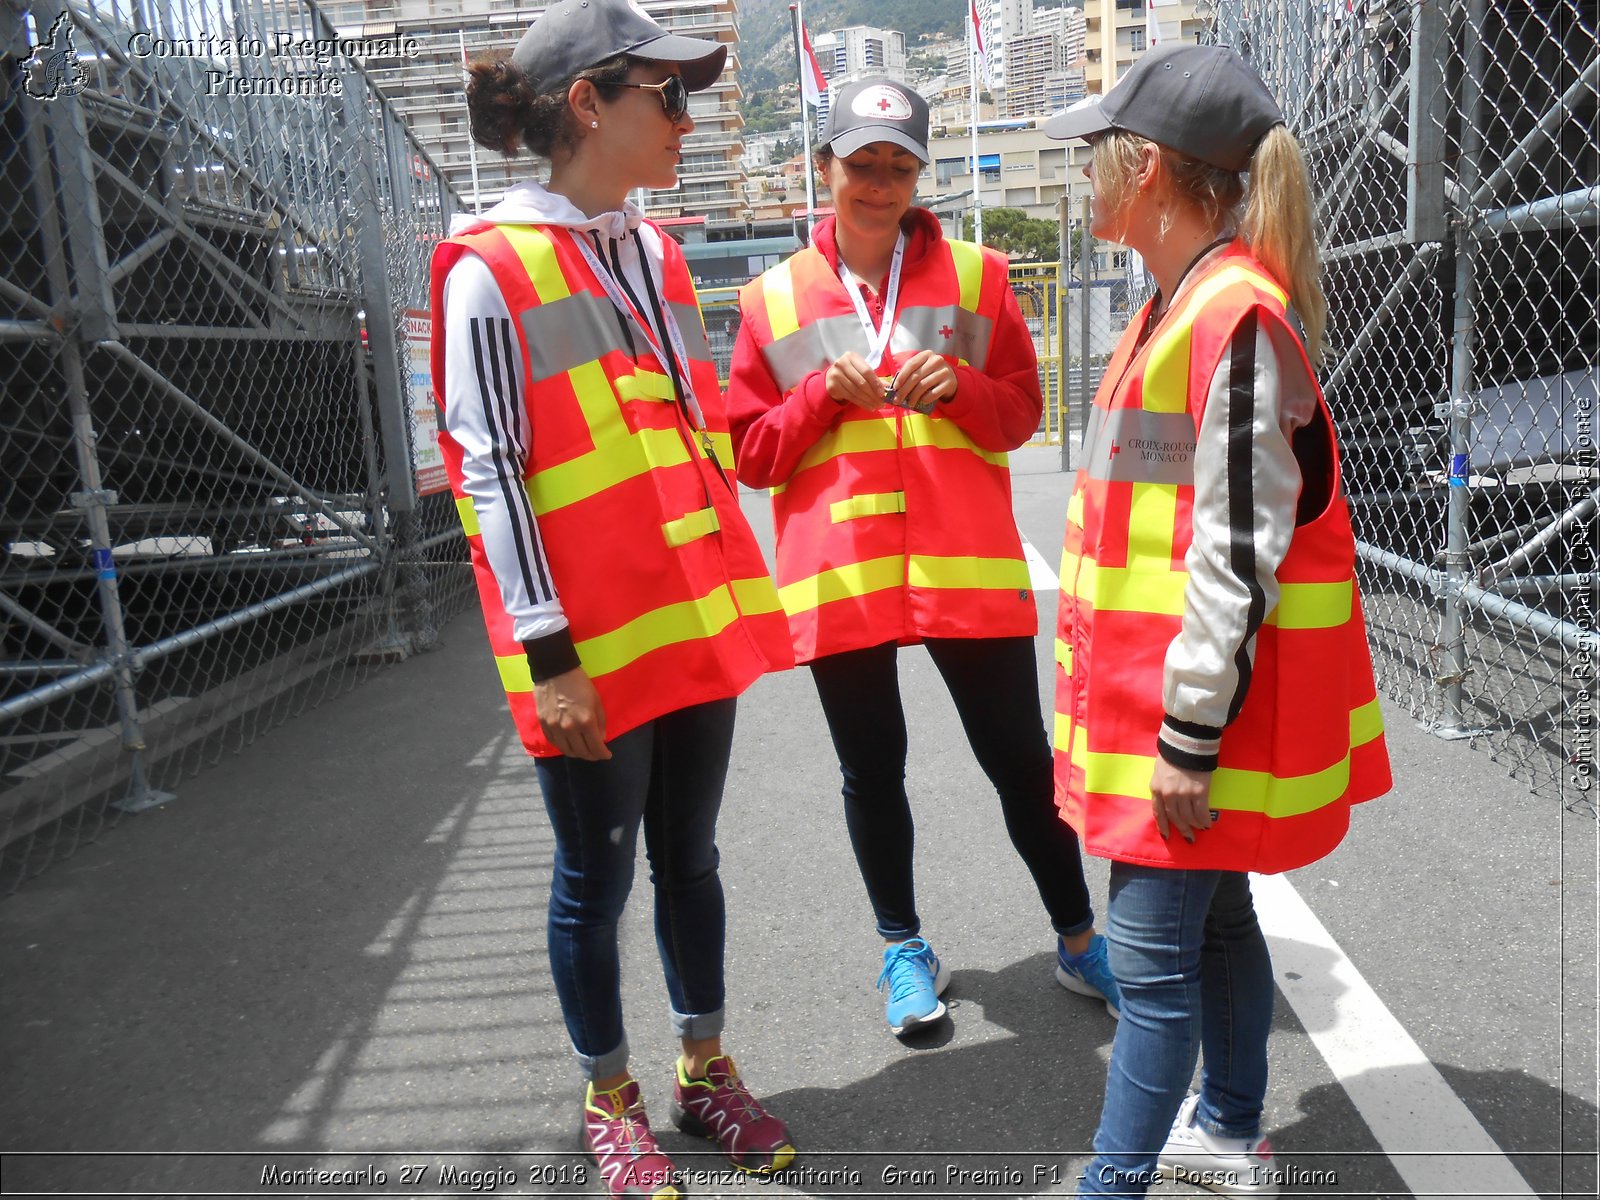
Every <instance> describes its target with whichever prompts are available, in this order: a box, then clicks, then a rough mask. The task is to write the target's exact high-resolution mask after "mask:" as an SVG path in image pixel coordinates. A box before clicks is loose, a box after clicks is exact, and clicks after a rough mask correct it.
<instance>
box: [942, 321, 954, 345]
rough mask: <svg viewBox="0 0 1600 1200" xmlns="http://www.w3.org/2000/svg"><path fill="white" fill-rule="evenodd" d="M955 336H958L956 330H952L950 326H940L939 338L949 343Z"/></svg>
mask: <svg viewBox="0 0 1600 1200" xmlns="http://www.w3.org/2000/svg"><path fill="white" fill-rule="evenodd" d="M955 335H956V331H955V330H954V329H951V328H950V326H948V325H941V326H939V336H940V337H942V338H944V339H946V340H947V341H948V340H949V339H950V338H953V337H955Z"/></svg>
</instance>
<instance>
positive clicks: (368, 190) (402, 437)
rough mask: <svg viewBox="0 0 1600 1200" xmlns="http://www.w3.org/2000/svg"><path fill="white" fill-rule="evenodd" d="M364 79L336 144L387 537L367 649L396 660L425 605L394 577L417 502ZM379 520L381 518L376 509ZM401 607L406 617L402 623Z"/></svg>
mask: <svg viewBox="0 0 1600 1200" xmlns="http://www.w3.org/2000/svg"><path fill="white" fill-rule="evenodd" d="M318 16H319V24H320V25H322V26H323V28H324V30H325V31H326V34H327V35H328V36H333V30H332V28H331V27H330V26H328V25H327V22H326V18H323V17H322V16H321V14H320V13H319V14H318ZM367 104H368V93H367V89H366V87H365V84H364V80H363V79H362V78H361V76H360V75H359V74H358V73H357V72H356V70H355V69H354V67H353V66H349V65H347V67H346V70H345V72H344V107H343V109H342V112H341V116H342V120H343V124H344V138H345V146H344V149H345V151H346V152H347V153H349V154H350V155H351V166H352V170H351V172H350V202H351V204H352V205H353V206H354V208H355V211H356V214H357V233H356V239H357V245H358V248H359V249H358V253H359V258H360V263H361V294H362V297H363V303H364V304H365V306H366V330H367V345H368V349H369V350H370V352H371V361H372V369H373V376H374V382H375V384H376V387H377V393H378V394H377V414H378V437H379V440H380V442H381V444H382V447H383V472H384V473H383V492H384V505H385V507H386V510H387V515H388V520H389V523H390V534H391V540H390V542H389V543H388V546H387V550H388V557H387V560H386V561H385V563H384V568H383V572H382V576H381V578H382V590H383V592H384V594H385V595H386V596H387V597H388V598H389V604H388V612H387V614H386V618H387V623H388V629H387V632H386V634H385V636H384V637H383V638H381V639H380V642H379V645H378V646H376V647H374V648H373V653H375V654H377V655H378V656H379V657H402V658H403V657H404V656H406V655H407V654H409V653H410V652H411V650H412V649H414V648H415V640H416V635H417V634H418V633H419V632H420V625H421V622H420V621H419V620H417V619H416V618H417V617H418V616H419V615H420V614H418V613H417V612H415V611H414V610H415V609H416V607H417V606H418V605H423V604H425V601H423V600H422V599H421V598H420V597H411V598H409V599H402V598H401V594H402V593H403V592H404V591H405V590H406V588H405V586H404V583H403V581H402V580H401V579H400V572H401V569H402V564H403V563H404V561H405V559H406V556H407V555H408V554H410V553H411V552H412V550H413V548H414V544H415V542H416V530H415V528H414V522H413V519H412V518H413V514H414V513H415V511H416V507H417V491H416V480H415V477H414V475H413V474H412V469H411V436H410V429H411V403H410V392H409V390H408V388H407V386H406V380H405V379H404V378H403V377H402V375H401V372H400V345H399V340H398V338H397V336H396V329H395V306H394V293H393V289H392V288H391V287H390V280H389V264H388V258H387V255H386V254H385V253H384V246H383V238H384V210H383V199H382V197H383V190H382V188H381V187H380V186H379V180H378V161H377V158H376V155H375V154H374V148H373V145H372V142H373V139H374V138H375V137H377V136H378V135H379V133H380V130H379V129H374V128H373V124H374V122H373V119H372V114H371V112H370V111H369V110H368V107H367ZM379 519H380V520H381V519H382V518H381V514H380V517H379ZM402 610H403V611H404V612H405V613H406V615H407V617H408V618H409V619H408V620H405V621H402V620H401V614H402Z"/></svg>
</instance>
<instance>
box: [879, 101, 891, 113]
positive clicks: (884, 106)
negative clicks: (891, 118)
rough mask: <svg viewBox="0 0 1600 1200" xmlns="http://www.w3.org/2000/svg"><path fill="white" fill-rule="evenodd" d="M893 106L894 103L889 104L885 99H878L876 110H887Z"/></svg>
mask: <svg viewBox="0 0 1600 1200" xmlns="http://www.w3.org/2000/svg"><path fill="white" fill-rule="evenodd" d="M893 107H894V105H892V104H890V103H889V101H888V100H887V99H884V100H879V101H878V111H879V112H888V111H889V110H890V109H891V108H893Z"/></svg>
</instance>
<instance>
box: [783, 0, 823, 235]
mask: <svg viewBox="0 0 1600 1200" xmlns="http://www.w3.org/2000/svg"><path fill="white" fill-rule="evenodd" d="M789 19H790V24H792V25H793V26H794V65H795V67H796V72H795V82H796V83H798V84H799V85H800V144H801V151H800V153H801V163H800V169H801V170H802V171H803V172H804V173H805V177H806V241H807V242H810V240H811V234H812V233H814V232H815V231H816V228H817V193H816V188H815V186H814V185H813V184H812V181H811V114H810V112H808V111H807V109H806V80H805V73H806V48H805V44H804V43H803V42H802V41H801V40H800V30H801V28H802V27H803V26H804V24H805V18H804V17H803V16H802V15H801V12H800V5H799V4H798V3H795V4H791V5H789Z"/></svg>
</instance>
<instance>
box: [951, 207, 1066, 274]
mask: <svg viewBox="0 0 1600 1200" xmlns="http://www.w3.org/2000/svg"><path fill="white" fill-rule="evenodd" d="M972 224H973V222H972V216H971V214H968V215H967V216H965V217H963V218H962V219H961V227H962V231H963V232H964V233H965V235H966V236H968V237H971V236H972ZM983 240H984V243H985V244H986V245H989V246H993V247H994V248H995V249H996V250H1002V251H1004V252H1005V253H1006V254H1008V255H1010V256H1011V257H1012V258H1014V259H1018V260H1020V261H1022V262H1055V261H1056V260H1057V259H1059V258H1060V257H1061V235H1060V233H1059V231H1058V227H1057V225H1056V223H1055V222H1054V221H1043V220H1040V219H1039V218H1037V217H1030V216H1029V215H1028V214H1027V213H1025V212H1023V211H1022V210H1021V209H1020V208H986V209H984V210H983ZM1073 248H1074V250H1076V248H1077V243H1076V242H1074V243H1073Z"/></svg>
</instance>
